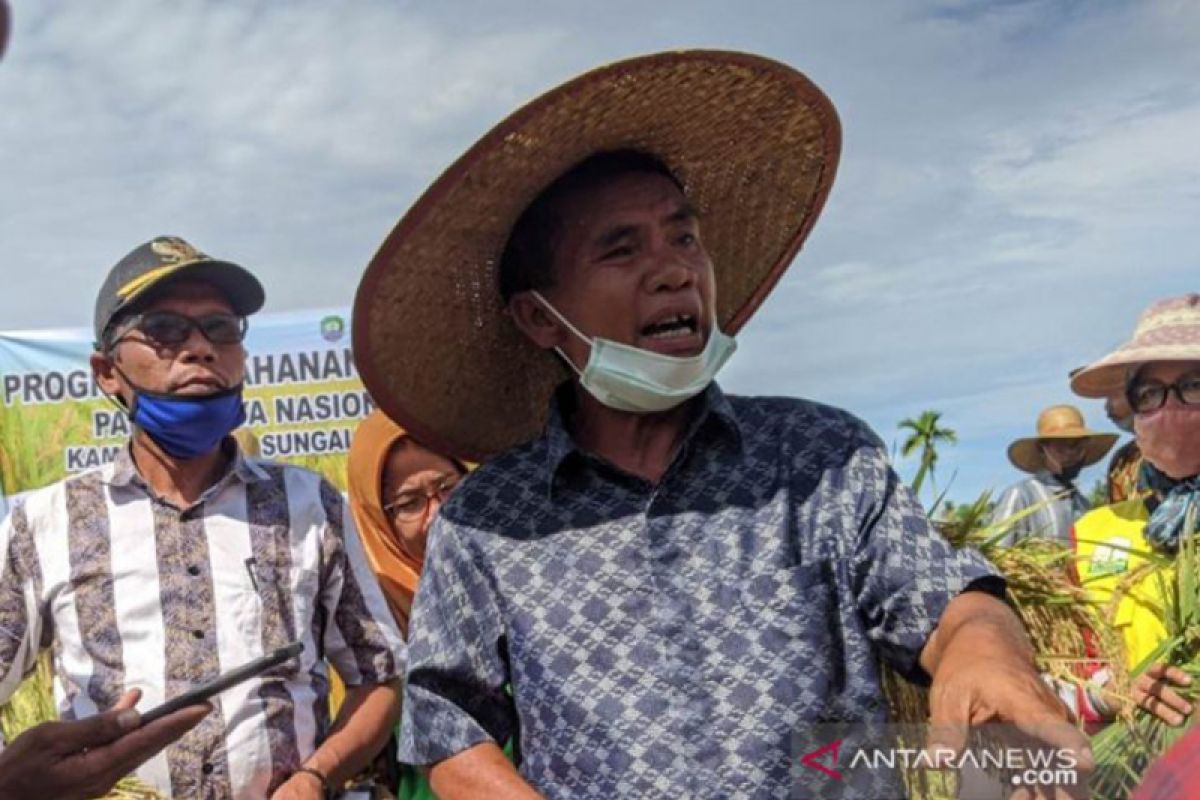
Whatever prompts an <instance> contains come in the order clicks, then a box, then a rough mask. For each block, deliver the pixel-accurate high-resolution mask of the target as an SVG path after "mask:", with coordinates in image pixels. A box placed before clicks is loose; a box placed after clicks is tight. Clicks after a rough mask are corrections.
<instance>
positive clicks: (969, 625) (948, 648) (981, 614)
mask: <svg viewBox="0 0 1200 800" xmlns="http://www.w3.org/2000/svg"><path fill="white" fill-rule="evenodd" d="M921 666H922V667H924V668H925V670H926V672H928V673H929V674H930V675H931V676H932V677H933V684H932V686H931V687H930V691H929V706H930V725H931V728H930V734H929V737H928V741H927V749H928V750H929V752H931V753H937V752H939V751H940V752H943V753H955V754H958V753H961V752H962V750H963V748H964V747H966V744H967V737H968V734H969V730H970V729H971V728H972V727H977V726H980V725H983V724H985V723H999V724H1003V725H1004V726H1005V727H1006V729H1007V730H1008V731H1011V732H1012V733H1013V734H1014V735H1017V736H1019V737H1020V738H1021V739H1023V740H1025V741H1026V742H1028V747H1029V748H1031V749H1038V748H1042V749H1045V748H1052V749H1053V750H1054V751H1055V753H1056V755H1057V760H1056V761H1055V762H1054V763H1055V764H1056V765H1058V764H1063V763H1074V764H1075V765H1076V767H1075V775H1076V779H1075V780H1074V782H1073V783H1069V784H1068V785H1062V786H1041V787H1032V788H1030V787H1024V788H1021V789H1019V790H1017V791H1016V793H1015V794H1014V795H1013V797H1018V798H1019V797H1045V798H1085V797H1087V781H1088V775H1089V774H1090V773H1091V771H1092V769H1093V766H1094V761H1093V757H1092V751H1091V748H1090V747H1089V746H1088V740H1087V737H1086V736H1084V734H1083V732H1082V731H1080V730H1079V729H1078V728H1076V727H1075V725H1074V724H1073V723H1072V721H1071V717H1070V713H1069V712H1068V710H1067V708H1066V707H1065V706H1064V705H1063V704H1062V701H1060V700H1059V699H1058V697H1057V695H1055V693H1054V692H1053V691H1051V690H1050V688H1049V687H1048V686H1046V684H1045V683H1043V682H1042V679H1041V677H1040V676H1039V675H1038V672H1037V670H1036V668H1035V666H1034V661H1033V648H1032V646H1031V645H1030V643H1029V638H1028V636H1026V634H1025V629H1024V628H1023V627H1022V625H1021V622H1020V620H1019V619H1017V616H1016V615H1015V614H1014V613H1013V612H1012V610H1011V609H1009V608H1008V606H1006V605H1005V604H1004V603H1003V602H1001V601H1000V600H998V599H996V598H995V597H992V596H991V595H988V594H984V593H982V592H967V593H964V594H962V595H959V596H958V597H956V598H955V599H954V600H953V601H951V603H950V605H949V606H948V607H947V608H946V612H945V614H943V615H942V619H941V622H939V624H938V627H937V629H936V630H935V632H934V635H933V636H931V637H930V639H929V642H928V643H927V644H926V646H925V649H924V651H922V653H921Z"/></svg>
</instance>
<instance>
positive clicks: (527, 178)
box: [354, 52, 1083, 798]
mask: <svg viewBox="0 0 1200 800" xmlns="http://www.w3.org/2000/svg"><path fill="white" fill-rule="evenodd" d="M839 142H840V131H839V127H838V122H837V118H836V115H835V112H834V110H833V108H832V106H831V105H830V104H829V101H828V100H827V99H826V98H825V97H824V95H823V94H821V92H820V91H819V90H818V89H817V88H816V87H815V86H813V85H812V84H811V83H810V82H809V81H808V80H807V79H806V78H804V77H803V76H802V75H800V74H799V73H796V72H795V71H794V70H791V69H790V68H788V67H785V66H783V65H781V64H778V63H775V62H771V61H767V60H765V59H760V58H756V57H753V56H747V55H742V54H731V53H712V52H684V53H670V54H661V55H657V56H648V57H645V58H641V59H635V60H632V61H628V62H623V63H621V64H616V65H613V66H611V67H608V68H604V69H601V70H597V71H595V72H593V73H589V74H587V75H585V76H583V77H581V78H578V79H576V80H574V81H572V82H570V83H569V84H567V85H565V86H563V87H560V88H559V89H557V90H555V91H552V92H550V93H549V94H547V95H545V96H543V97H542V98H540V99H538V100H535V101H534V102H533V103H531V104H529V105H528V106H526V107H525V108H523V109H521V110H520V111H518V112H517V113H516V114H514V115H513V116H512V117H510V118H509V119H508V120H506V121H505V122H503V123H501V125H500V126H498V127H497V128H496V129H495V130H494V131H492V132H491V133H490V134H488V135H487V136H486V137H485V138H484V139H483V140H481V141H480V142H479V143H478V144H477V145H476V146H475V147H474V148H472V149H471V150H470V151H469V152H468V153H467V154H466V155H465V156H464V157H463V158H462V159H460V160H459V162H458V163H456V164H455V165H454V166H452V167H451V168H450V169H449V170H448V171H447V172H446V173H445V174H444V175H443V176H442V177H441V178H440V179H439V180H438V181H437V182H436V183H435V184H434V185H433V187H431V188H430V189H429V191H428V192H427V193H426V194H425V195H424V196H423V197H422V199H421V200H420V201H418V203H417V204H416V206H414V208H413V209H412V210H410V211H409V213H408V215H407V216H406V217H405V219H404V220H402V221H401V223H400V224H399V225H398V226H397V228H396V229H395V231H394V232H393V233H392V235H391V237H389V239H388V240H387V241H386V242H385V243H384V245H383V246H382V248H381V249H380V251H379V253H378V254H377V256H376V258H375V260H374V261H373V262H372V264H371V266H370V267H369V269H368V271H367V273H366V275H365V276H364V279H363V282H362V284H361V285H360V288H359V292H358V297H357V301H356V307H355V314H354V325H355V331H354V346H355V353H356V359H357V363H358V365H359V368H360V371H361V372H362V374H363V377H364V380H365V381H366V382H367V385H368V387H369V388H370V390H371V392H372V394H373V396H375V398H376V399H377V401H379V403H380V405H381V406H382V407H383V408H384V410H385V411H386V412H387V413H388V414H389V415H390V416H392V417H393V418H395V419H397V420H398V421H399V422H400V423H401V424H403V425H405V426H406V427H407V428H408V429H409V430H410V431H412V432H413V435H414V436H419V437H420V438H421V439H422V440H423V441H426V442H429V443H431V444H433V445H435V446H437V447H439V448H441V449H442V450H443V451H444V452H453V453H454V454H456V455H458V456H460V457H463V458H467V459H479V458H487V460H486V461H485V462H484V463H483V464H482V466H481V467H480V468H479V469H478V470H477V471H476V472H475V473H473V474H472V475H471V476H469V477H468V478H467V479H466V480H465V481H464V482H463V483H462V484H461V486H460V489H459V490H458V492H457V493H456V494H455V495H454V496H453V497H451V498H450V500H449V501H448V502H447V503H446V505H445V506H443V508H442V510H441V512H440V514H439V516H438V518H437V520H436V521H435V522H434V525H433V529H432V531H431V534H430V545H429V550H428V552H427V555H426V566H425V572H424V573H423V575H422V579H421V586H420V589H419V591H418V594H417V598H416V603H415V608H414V616H413V623H412V638H411V641H410V658H411V661H410V669H409V673H408V683H407V688H406V697H405V717H404V722H403V724H402V735H401V739H402V741H401V758H402V760H405V761H408V762H411V763H415V764H421V765H431V771H430V779H431V782H432V785H433V788H434V791H435V792H437V794H438V796H439V797H442V798H466V797H489V798H517V797H522V798H528V797H536V796H547V797H552V798H568V797H570V798H574V797H596V798H613V797H638V798H656V797H662V798H680V797H711V798H731V797H781V798H783V797H788V796H790V793H791V792H792V791H793V788H794V785H796V782H797V780H798V779H801V776H800V775H799V774H797V773H795V772H794V771H793V770H794V769H800V766H799V759H800V757H801V756H803V755H804V754H805V753H807V752H808V748H807V747H802V746H798V745H797V742H798V741H801V740H806V737H805V736H801V737H800V738H794V737H797V735H798V734H803V733H804V731H802V730H801V729H802V728H805V729H806V730H809V729H811V728H812V726H816V725H819V724H821V723H828V722H836V721H856V722H864V721H879V720H882V719H884V718H885V717H886V714H887V710H886V704H885V702H884V698H883V695H882V692H881V689H880V675H879V671H878V659H879V658H882V659H884V660H886V661H887V663H889V664H890V665H891V666H892V667H893V668H894V669H896V670H898V671H899V672H901V673H902V674H904V675H906V676H907V677H909V678H911V679H913V680H916V681H927V680H928V679H929V677H930V676H932V678H933V691H932V703H933V716H934V718H935V719H936V720H938V721H940V722H947V723H951V722H953V723H962V724H964V725H965V724H967V723H968V722H971V721H982V720H985V719H992V718H1000V719H1013V718H1021V719H1024V720H1025V721H1026V722H1029V723H1033V724H1042V723H1051V722H1058V721H1060V720H1061V719H1062V718H1063V713H1064V712H1063V711H1062V709H1061V707H1060V705H1059V704H1058V703H1057V701H1056V700H1055V699H1054V697H1053V696H1052V695H1051V694H1050V692H1049V690H1048V689H1047V688H1046V687H1045V686H1044V685H1043V683H1042V682H1041V680H1040V679H1039V678H1038V676H1037V673H1036V671H1035V670H1034V669H1033V666H1032V663H1033V662H1032V652H1031V648H1030V645H1029V643H1028V640H1027V638H1026V637H1025V635H1024V632H1023V631H1022V629H1021V626H1020V623H1019V622H1018V620H1017V619H1016V617H1015V616H1014V615H1013V614H1012V612H1011V611H1009V610H1008V608H1007V607H1006V606H1005V605H1004V603H1003V602H1002V601H1001V600H999V599H998V597H997V596H998V595H1000V594H1001V593H1002V592H1003V581H1002V579H1001V578H1000V577H999V576H997V575H996V574H995V572H994V570H993V569H992V568H991V566H990V565H988V564H987V562H985V561H984V560H983V559H982V558H980V557H979V556H978V555H977V554H975V553H972V552H967V551H963V552H956V551H954V550H953V549H952V548H951V547H950V546H949V545H948V544H947V543H946V542H945V541H944V540H943V539H941V538H939V537H938V536H937V535H935V534H934V533H933V532H932V531H931V530H930V528H929V525H928V522H927V520H926V519H925V517H924V515H923V514H922V512H921V509H920V507H919V505H918V504H917V503H916V501H915V499H914V498H913V497H912V495H911V493H910V492H909V491H908V490H907V489H906V488H905V487H904V486H903V484H902V483H901V482H900V481H899V480H898V479H897V478H896V475H895V474H894V473H893V472H892V470H891V469H890V468H889V466H888V464H887V461H886V455H885V450H884V448H883V446H882V444H881V442H880V441H879V439H878V438H877V437H876V436H875V435H874V434H873V433H872V432H871V431H869V430H868V429H867V427H866V426H865V425H864V424H863V423H862V422H860V421H859V420H857V419H855V418H854V417H852V416H850V415H849V414H847V413H845V412H842V411H839V410H836V409H833V408H829V407H827V406H823V405H819V404H817V403H812V402H807V401H800V400H792V399H787V398H744V397H733V396H729V395H726V394H724V393H723V392H722V391H721V389H720V388H719V387H718V386H717V384H716V383H714V382H713V376H714V375H715V374H716V372H717V371H718V370H719V369H720V368H721V366H722V365H723V364H724V363H725V362H726V361H727V360H728V358H729V356H730V355H732V353H733V350H734V348H735V341H734V339H733V334H734V333H735V332H736V331H737V330H738V328H740V326H741V325H742V324H743V323H744V322H745V321H746V320H747V319H748V318H749V317H750V316H751V314H752V313H753V311H754V309H755V308H756V307H757V306H758V305H759V303H761V302H762V300H763V299H764V298H765V296H766V294H767V293H768V292H769V290H770V288H771V287H772V286H773V285H774V284H775V282H776V281H777V280H778V279H779V277H780V276H781V275H782V273H783V271H784V269H785V268H786V267H787V265H788V264H789V263H790V261H791V259H792V256H793V255H794V254H795V253H796V252H797V250H798V249H799V248H800V245H801V243H802V242H803V240H804V238H805V236H806V234H807V233H808V231H809V229H810V228H811V226H812V224H813V223H814V221H815V219H816V215H817V213H818V210H819V209H820V207H821V205H822V203H823V201H824V199H825V197H826V195H827V193H828V191H829V188H830V185H831V182H832V179H833V172H834V168H835V166H836V162H837V156H838V151H839ZM631 143H636V144H637V147H636V149H630V144H631ZM702 231H703V233H702ZM418 341H419V342H420V343H421V346H419V347H418V346H416V345H415V344H414V343H415V342H418ZM509 688H511V691H509ZM985 692H986V699H985ZM806 726H808V727H807V728H806ZM1058 730H1060V731H1061V728H1059V729H1058ZM959 732H960V733H961V729H960V730H959ZM514 733H516V734H518V741H519V742H520V754H521V762H520V771H519V773H518V772H517V771H515V770H514V769H513V768H512V767H511V766H510V765H508V764H507V763H506V762H505V761H504V758H503V756H502V754H501V751H500V748H499V746H498V745H497V743H498V742H504V741H505V740H506V739H508V738H509V737H510V736H511V735H513V734H514ZM935 741H936V742H937V743H946V744H950V745H953V744H954V743H955V742H954V737H953V736H950V737H948V738H946V739H935ZM1064 741H1065V744H1066V746H1074V747H1078V748H1079V749H1080V750H1081V752H1082V750H1083V742H1082V740H1081V739H1080V738H1079V736H1078V735H1077V734H1073V733H1072V734H1068V735H1067V738H1066V739H1065V740H1064ZM822 744H825V742H822ZM802 776H803V778H806V779H808V780H813V781H817V780H825V781H829V780H830V778H829V777H828V775H827V774H822V773H820V772H818V771H815V770H810V771H807V772H804V773H802ZM891 791H892V792H895V791H896V787H895V786H893V787H891ZM867 796H895V795H894V794H882V795H879V794H868V795H867Z"/></svg>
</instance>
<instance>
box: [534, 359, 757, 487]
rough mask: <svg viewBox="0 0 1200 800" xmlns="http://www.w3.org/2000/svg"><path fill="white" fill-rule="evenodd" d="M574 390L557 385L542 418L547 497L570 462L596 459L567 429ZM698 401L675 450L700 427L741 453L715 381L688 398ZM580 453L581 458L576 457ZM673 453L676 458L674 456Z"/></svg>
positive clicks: (736, 426)
mask: <svg viewBox="0 0 1200 800" xmlns="http://www.w3.org/2000/svg"><path fill="white" fill-rule="evenodd" d="M574 391H575V388H574V381H568V382H566V383H564V384H563V385H561V386H559V387H558V390H557V391H555V393H554V397H553V398H552V399H551V401H550V415H549V417H548V419H547V420H546V429H545V431H544V432H543V434H542V444H543V447H544V449H545V452H546V492H547V495H548V496H550V497H553V496H554V491H555V488H556V483H557V481H556V479H557V478H558V477H559V475H560V474H562V473H563V472H564V471H565V470H567V469H569V467H570V465H571V464H572V463H575V462H578V461H580V460H583V459H587V458H597V456H595V455H593V454H591V453H589V452H588V451H586V450H584V449H582V448H581V447H579V445H578V444H576V443H575V440H574V439H573V438H572V437H571V433H570V431H568V430H567V425H566V419H565V416H566V414H567V413H568V409H569V408H570V404H571V403H573V402H574V397H573V395H572V392H574ZM691 402H695V403H698V404H699V405H698V407H697V409H696V414H695V416H693V417H692V421H691V422H690V423H689V424H688V429H687V432H686V433H685V434H684V437H683V442H682V444H681V446H680V448H679V453H683V452H684V451H685V450H686V449H687V447H688V445H689V444H690V443H691V441H692V439H694V438H695V437H696V435H697V434H698V433H699V432H700V431H701V430H710V429H711V430H713V431H715V432H716V433H718V435H723V436H724V438H725V440H726V441H727V442H728V443H729V444H730V445H731V446H732V447H733V449H734V451H735V452H736V453H737V455H738V456H739V457H740V456H742V455H743V454H744V450H743V447H744V440H743V436H742V428H741V424H740V422H739V421H738V417H737V412H736V411H735V410H734V408H733V404H732V403H730V402H729V398H727V397H726V396H725V393H724V392H722V391H721V387H719V386H718V385H717V384H716V382H715V381H714V382H713V383H711V384H709V386H708V388H707V389H705V390H704V392H703V393H702V394H700V395H699V396H698V397H697V398H696V399H695V400H693V401H691ZM576 456H582V457H583V459H580V458H576ZM678 457H679V456H678V455H676V459H678Z"/></svg>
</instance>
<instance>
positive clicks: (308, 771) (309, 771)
mask: <svg viewBox="0 0 1200 800" xmlns="http://www.w3.org/2000/svg"><path fill="white" fill-rule="evenodd" d="M302 772H303V773H304V774H305V775H312V776H313V777H314V778H316V779H317V780H319V781H320V782H321V793H322V794H324V795H325V796H326V797H330V796H331V795H330V792H329V779H328V778H326V777H325V773H324V772H321V770H319V769H317V768H316V767H298V768H297V769H296V771H295V772H293V773H292V774H293V775H299V774H300V773H302Z"/></svg>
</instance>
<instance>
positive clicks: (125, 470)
mask: <svg viewBox="0 0 1200 800" xmlns="http://www.w3.org/2000/svg"><path fill="white" fill-rule="evenodd" d="M131 447H132V442H131V443H129V444H126V445H125V446H124V447H122V448H121V449H120V450H119V451H118V452H117V456H116V458H114V459H113V463H112V472H111V473H110V476H109V478H108V480H107V481H105V483H107V484H108V485H109V486H113V487H118V488H125V487H129V486H135V485H136V486H138V487H140V488H142V489H145V490H146V491H149V487H148V486H147V485H146V482H145V481H143V480H142V476H141V475H139V474H138V471H137V464H135V463H134V461H133V451H132V450H131V449H130V448H131ZM221 448H222V449H224V450H225V451H226V452H227V453H230V454H231V455H232V456H233V461H232V462H231V464H230V467H229V469H228V470H227V471H226V472H225V474H224V475H222V476H221V478H220V479H219V480H217V481H216V483H214V484H213V485H212V486H210V487H209V488H208V490H207V491H205V492H204V496H203V497H202V498H201V501H203V500H206V499H207V498H208V497H209V496H210V495H211V494H212V493H213V492H214V491H216V490H217V489H218V487H220V486H223V485H224V484H225V483H226V482H227V481H229V480H230V479H233V480H238V481H241V482H242V483H257V482H258V481H266V480H270V479H271V476H270V475H268V474H267V473H266V472H265V471H264V470H263V468H262V467H260V466H259V465H258V464H256V463H254V462H253V461H251V460H250V459H248V458H246V457H245V456H244V455H243V454H242V450H241V448H240V447H238V446H237V441H236V440H235V439H234V438H233V437H232V436H227V437H225V441H223V442H221Z"/></svg>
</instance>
